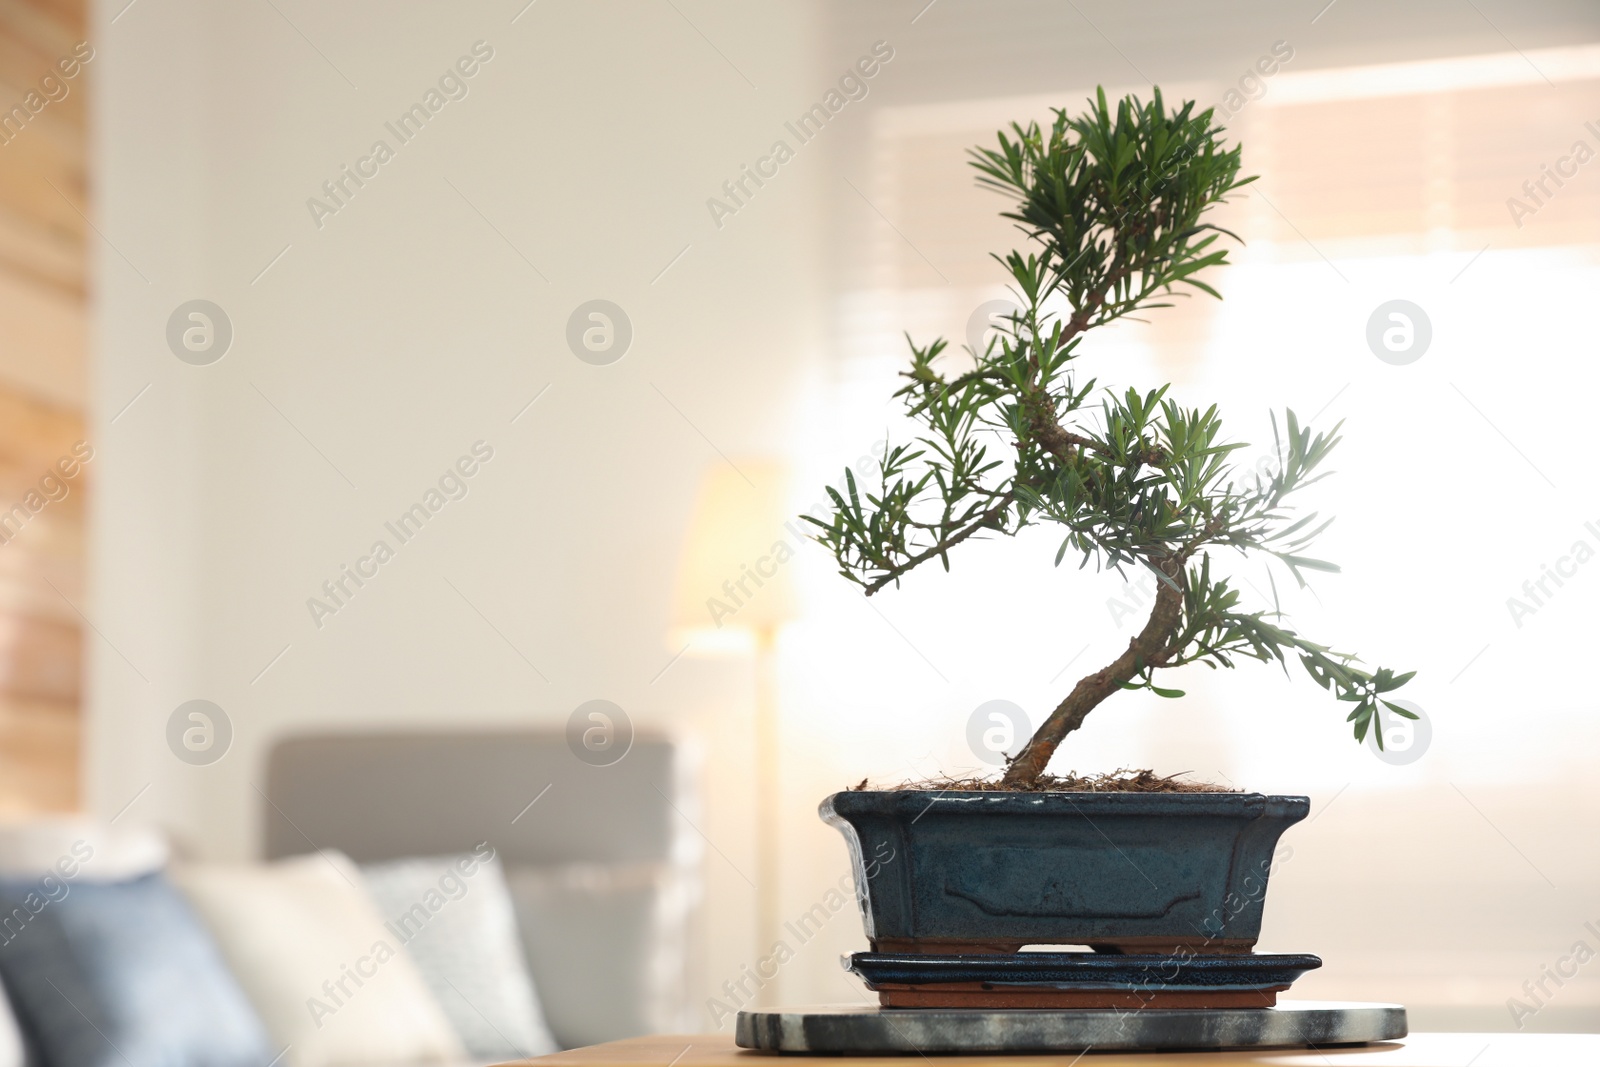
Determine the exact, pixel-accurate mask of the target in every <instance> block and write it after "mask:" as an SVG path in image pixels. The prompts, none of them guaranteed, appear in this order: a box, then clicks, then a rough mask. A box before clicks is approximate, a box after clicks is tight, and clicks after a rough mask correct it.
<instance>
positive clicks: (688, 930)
mask: <svg viewBox="0 0 1600 1067" xmlns="http://www.w3.org/2000/svg"><path fill="white" fill-rule="evenodd" d="M688 764H689V761H688V760H687V759H686V758H685V753H684V751H683V750H682V748H680V747H679V746H677V745H675V744H674V743H673V742H671V741H669V740H666V739H663V738H652V737H646V736H640V737H636V738H635V739H634V742H633V745H632V747H631V748H630V749H629V750H628V752H627V754H626V755H625V756H624V757H623V758H622V759H621V760H619V761H618V762H616V763H614V764H612V765H611V766H608V767H595V766H590V765H589V764H587V763H585V762H583V761H582V760H579V759H578V758H577V757H576V756H575V755H574V754H573V752H572V751H571V750H569V748H568V747H567V742H566V739H565V737H564V736H563V735H562V734H557V733H539V732H492V733H491V732H481V733H476V732H449V733H369V734H328V735H310V736H300V737H293V738H289V739H286V740H284V741H281V742H279V743H278V744H277V745H276V746H275V747H274V748H273V750H272V753H271V755H270V756H269V758H268V763H267V778H266V802H265V803H264V805H263V831H264V832H263V835H262V837H263V841H264V842H265V853H266V857H267V858H268V859H276V858H278V857H281V856H288V855H294V854H298V853H304V852H308V851H312V850H315V849H336V850H338V851H341V852H344V853H345V854H347V855H348V856H350V857H351V859H353V860H355V861H356V862H357V863H373V862H378V861H382V860H390V859H398V858H401V857H406V856H433V855H445V854H450V853H459V852H468V851H470V850H471V849H472V848H473V846H475V845H477V844H478V843H480V842H483V841H487V842H489V843H490V844H491V845H493V846H494V849H495V851H496V853H497V854H498V856H499V858H500V861H501V863H502V864H503V865H504V867H505V872H506V877H507V880H508V882H509V883H510V885H511V890H512V897H513V900H514V902H515V904H516V907H517V919H518V923H519V926H520V927H521V933H522V938H523V946H524V949H525V951H526V954H527V958H528V964H529V969H530V971H531V973H532V975H533V980H534V984H535V986H536V987H537V989H538V992H539V996H540V1000H541V1002H542V1004H543V1007H544V1012H545V1017H546V1019H547V1021H548V1022H549V1024H550V1028H551V1031H552V1033H554V1035H555V1036H556V1039H557V1040H558V1041H560V1042H561V1043H562V1044H563V1045H566V1046H569V1047H571V1046H576V1045H583V1044H592V1043H595V1042H599V1041H606V1040H612V1039H615V1038H619V1037H629V1036H634V1035H636V1034H641V1033H649V1032H659V1031H662V1030H678V1029H686V1028H692V1027H693V1023H694V1017H693V1012H692V1010H691V1006H690V1005H689V1003H688V1002H687V993H686V991H687V990H688V989H689V988H690V987H691V985H692V983H693V980H694V976H695V973H696V971H697V969H698V968H697V961H696V960H695V958H694V955H695V954H694V953H692V952H691V951H690V946H692V945H694V944H696V943H697V942H698V940H699V939H698V938H697V937H696V929H697V923H698V910H699V909H698V904H699V899H700V861H701V852H700V841H699V838H698V835H697V834H696V832H695V831H694V830H693V828H692V826H691V825H690V820H691V819H692V820H694V821H695V822H698V819H697V818H696V814H695V807H696V803H695V791H694V790H693V789H692V788H690V784H691V782H692V780H693V778H694V773H693V772H694V768H692V767H690V766H689V765H688Z"/></svg>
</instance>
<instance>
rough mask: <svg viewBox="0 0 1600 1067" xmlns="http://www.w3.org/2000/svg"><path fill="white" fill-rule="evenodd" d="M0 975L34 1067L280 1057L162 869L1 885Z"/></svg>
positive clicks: (129, 1066) (190, 1065) (161, 1066)
mask: <svg viewBox="0 0 1600 1067" xmlns="http://www.w3.org/2000/svg"><path fill="white" fill-rule="evenodd" d="M0 978H3V979H4V983H5V988H6V991H7V992H8V993H10V995H11V1004H12V1007H13V1008H14V1009H15V1010H16V1014H17V1019H18V1022H20V1023H21V1025H22V1029H23V1032H24V1033H25V1034H26V1036H27V1038H28V1043H29V1045H30V1046H31V1047H32V1049H33V1050H34V1051H35V1052H36V1053H37V1058H38V1064H37V1067H265V1065H266V1064H267V1063H268V1062H269V1061H270V1060H272V1058H273V1056H274V1054H275V1052H276V1050H274V1049H272V1048H270V1046H269V1043H268V1039H267V1034H266V1030H265V1028H264V1027H263V1026H262V1024H261V1020H260V1019H259V1018H258V1017H257V1016H256V1013H255V1009H254V1008H252V1007H251V1006H250V1002H249V1001H248V1000H246V999H245V995H244V992H243V991H242V990H241V989H240V988H239V984H238V982H237V981H235V980H234V977H233V975H232V974H231V973H229V971H228V968H227V965H226V964H225V963H224V962H223V960H222V955H221V953H220V952H219V951H218V949H217V947H216V944H215V943H214V942H213V941H212V940H211V935H210V934H209V933H208V932H207V931H206V929H205V927H204V926H203V925H202V924H201V922H200V919H199V917H198V916H196V915H195V913H194V912H193V911H192V910H191V909H190V907H189V904H188V902H187V901H186V900H185V899H184V898H183V897H182V896H181V895H180V894H179V893H178V891H177V890H176V889H174V888H173V886H172V884H171V883H170V882H168V881H167V879H166V877H165V876H164V875H162V874H160V873H156V874H151V875H146V876H145V877H143V878H137V879H133V880H131V881H126V882H112V883H88V882H78V883H74V882H70V881H63V880H60V879H57V878H55V877H54V876H49V877H46V878H45V879H44V880H43V881H41V882H31V883H28V882H15V881H5V882H0Z"/></svg>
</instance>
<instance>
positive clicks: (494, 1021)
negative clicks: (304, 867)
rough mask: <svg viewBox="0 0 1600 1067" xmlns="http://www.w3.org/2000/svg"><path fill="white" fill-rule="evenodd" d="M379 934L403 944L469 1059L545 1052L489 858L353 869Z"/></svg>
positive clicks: (501, 884) (550, 1048) (480, 854)
mask: <svg viewBox="0 0 1600 1067" xmlns="http://www.w3.org/2000/svg"><path fill="white" fill-rule="evenodd" d="M361 874H362V876H363V877H364V878H365V879H366V882H367V888H368V889H369V890H371V892H372V895H373V897H374V898H375V899H376V900H377V902H378V907H379V909H380V910H381V911H382V912H383V916H384V918H386V919H388V920H389V931H390V932H391V933H393V934H394V935H395V936H396V937H397V938H403V939H404V942H405V946H406V952H407V954H408V955H410V956H411V959H412V961H413V962H415V963H416V965H417V969H418V970H419V971H421V972H422V980H423V981H424V982H426V983H427V984H428V988H429V989H431V990H433V995H434V996H435V997H437V998H438V1000H439V1004H440V1006H441V1007H442V1008H444V1013H445V1015H446V1016H447V1017H448V1018H449V1019H450V1022H451V1023H452V1024H454V1026H455V1030H456V1033H457V1034H459V1035H460V1036H461V1043H462V1044H463V1045H465V1046H466V1049H467V1054H468V1055H470V1056H471V1057H472V1058H473V1059H480V1060H484V1061H486V1062H491V1063H499V1062H501V1061H503V1060H512V1059H524V1060H525V1059H531V1058H532V1057H534V1056H545V1055H548V1054H549V1053H552V1052H555V1051H556V1050H557V1049H556V1042H555V1038H553V1037H551V1036H550V1031H549V1030H548V1029H547V1028H546V1027H545V1023H544V1015H543V1014H542V1013H541V1011H540V1008H539V999H538V995H537V994H536V993H535V992H534V988H533V980H532V979H531V978H529V977H528V967H527V964H525V963H524V962H523V960H522V942H521V938H520V937H519V936H518V934H517V919H516V915H515V914H514V913H513V912H512V909H511V894H510V892H509V891H508V890H507V889H506V880H505V876H504V875H503V874H502V873H501V871H500V863H499V861H498V860H496V859H495V858H494V849H493V848H492V847H491V846H489V845H488V844H483V845H479V846H478V848H477V849H476V850H475V851H474V852H472V853H470V854H463V855H459V856H432V857H428V858H419V859H403V860H393V861H391V862H388V863H376V864H363V865H362V867H361Z"/></svg>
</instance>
